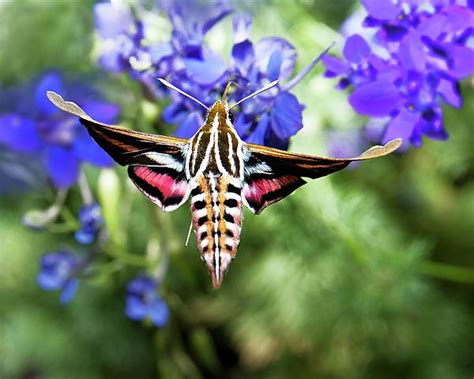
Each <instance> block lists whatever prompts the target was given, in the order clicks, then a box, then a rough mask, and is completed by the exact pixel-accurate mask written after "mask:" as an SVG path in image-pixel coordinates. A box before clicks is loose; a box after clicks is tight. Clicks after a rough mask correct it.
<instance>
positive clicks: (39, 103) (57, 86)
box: [35, 72, 64, 116]
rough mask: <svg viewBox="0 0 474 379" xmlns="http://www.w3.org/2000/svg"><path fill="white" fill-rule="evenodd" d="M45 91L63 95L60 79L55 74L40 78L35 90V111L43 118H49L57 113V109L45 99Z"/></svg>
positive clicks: (51, 73)
mask: <svg viewBox="0 0 474 379" xmlns="http://www.w3.org/2000/svg"><path fill="white" fill-rule="evenodd" d="M46 91H54V92H57V93H64V91H63V86H62V79H61V76H60V75H59V74H58V73H57V72H48V73H46V74H45V75H44V76H43V77H41V78H40V81H39V83H38V85H37V86H36V88H35V105H36V111H37V112H38V113H40V114H41V115H43V116H49V115H52V114H55V113H57V112H58V108H56V107H55V106H54V105H53V103H51V101H49V99H48V98H47V97H46Z"/></svg>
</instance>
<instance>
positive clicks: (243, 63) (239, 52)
mask: <svg viewBox="0 0 474 379" xmlns="http://www.w3.org/2000/svg"><path fill="white" fill-rule="evenodd" d="M232 58H233V59H234V66H235V68H236V69H237V70H238V71H239V72H240V74H241V75H243V76H247V74H248V71H249V70H250V68H251V67H252V64H253V62H254V59H255V52H254V49H253V44H252V42H250V41H249V40H245V41H242V42H240V43H237V44H235V45H234V46H233V47H232Z"/></svg>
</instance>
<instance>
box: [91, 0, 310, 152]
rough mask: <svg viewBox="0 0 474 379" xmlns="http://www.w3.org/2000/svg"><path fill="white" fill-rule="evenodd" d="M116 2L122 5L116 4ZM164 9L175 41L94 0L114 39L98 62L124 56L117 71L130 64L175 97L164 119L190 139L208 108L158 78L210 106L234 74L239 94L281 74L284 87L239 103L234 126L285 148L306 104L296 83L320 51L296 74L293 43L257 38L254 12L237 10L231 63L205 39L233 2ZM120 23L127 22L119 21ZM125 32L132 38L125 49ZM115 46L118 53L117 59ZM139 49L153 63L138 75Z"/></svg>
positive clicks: (103, 28) (153, 90) (101, 29)
mask: <svg viewBox="0 0 474 379" xmlns="http://www.w3.org/2000/svg"><path fill="white" fill-rule="evenodd" d="M115 7H117V9H116V10H114V11H112V10H111V9H113V8H115ZM158 9H159V10H161V11H164V13H165V14H166V15H167V17H168V18H169V19H170V21H171V26H172V32H171V36H170V37H169V40H166V41H160V42H156V41H152V40H151V39H150V38H147V37H146V36H147V35H149V34H151V33H149V32H148V28H147V25H146V24H141V25H142V27H143V31H142V32H141V33H140V38H136V37H135V36H136V34H133V33H134V32H133V31H135V30H139V28H138V27H137V25H138V24H139V20H137V19H136V18H134V17H132V16H131V14H132V12H131V10H130V8H127V6H124V5H123V4H121V5H116V4H115V3H114V4H98V5H96V12H95V14H96V28H97V30H98V33H99V35H100V36H101V37H102V38H104V39H105V40H108V43H107V44H106V45H105V46H115V47H114V48H113V49H110V50H103V54H102V55H101V60H99V64H101V65H102V66H104V65H103V64H102V63H101V62H102V60H106V61H112V62H119V63H120V64H119V65H115V66H114V67H119V69H117V70H112V71H123V70H127V71H128V72H129V73H130V75H131V76H132V77H133V78H135V79H137V80H139V81H140V82H141V83H142V84H143V85H144V87H145V88H146V93H147V95H150V94H152V95H153V97H154V98H155V99H162V98H166V97H167V98H169V99H170V102H169V104H168V105H167V106H166V107H165V108H164V110H163V112H162V114H161V118H162V120H163V121H164V122H165V123H168V124H172V125H177V129H176V131H175V134H176V135H177V136H179V137H184V138H189V137H191V136H192V135H194V134H195V132H196V131H197V130H198V128H199V127H200V126H201V125H202V124H203V122H204V117H203V116H204V115H203V112H202V108H201V107H199V105H197V104H196V103H194V102H192V101H191V100H189V99H187V98H186V97H183V96H182V95H180V94H177V93H174V92H169V91H168V89H166V88H165V87H164V86H160V85H159V84H158V82H157V81H156V77H162V78H165V79H166V80H168V81H169V82H171V83H173V84H175V85H176V86H178V87H180V88H181V89H182V90H184V91H185V92H187V93H189V94H190V95H192V96H194V97H195V98H198V99H199V100H200V101H201V102H203V103H204V104H206V105H211V104H212V103H213V102H214V101H215V100H216V99H217V98H218V97H219V96H220V95H221V94H222V92H223V90H224V87H225V85H226V84H227V82H228V81H230V80H232V81H234V82H236V83H237V85H238V87H237V89H236V90H235V91H234V92H233V93H232V94H231V97H232V98H233V99H234V100H236V101H237V100H240V99H241V98H243V97H245V96H247V95H249V94H250V93H252V92H254V91H256V90H258V89H260V88H262V87H263V86H264V85H266V84H268V83H269V82H271V81H274V80H280V81H282V82H281V83H280V84H279V86H278V87H274V88H273V89H271V90H269V91H267V92H265V93H263V94H261V95H260V96H258V97H255V98H254V99H252V100H249V101H247V102H245V103H243V104H242V105H241V106H239V107H237V108H236V114H237V117H236V119H235V127H236V129H237V131H238V132H239V134H240V135H241V137H242V138H243V139H244V140H245V141H247V142H252V143H258V144H265V145H269V146H274V147H279V148H287V147H288V141H289V138H290V137H291V136H293V135H294V134H295V133H297V132H298V130H300V129H301V128H302V126H303V125H302V111H303V109H304V106H303V105H302V104H301V103H300V102H299V101H298V99H297V98H296V97H295V96H294V95H293V94H291V93H290V90H291V88H292V87H294V86H295V85H296V84H297V83H298V82H299V81H300V80H301V79H302V78H303V77H304V75H306V74H307V73H308V72H309V70H310V69H311V68H312V67H314V65H315V64H316V63H317V61H318V60H319V57H318V58H317V59H315V60H314V61H313V62H311V64H310V65H308V67H307V68H305V69H304V70H303V71H302V72H301V73H299V74H298V75H296V76H295V77H293V78H291V75H292V73H293V71H294V67H295V61H296V57H297V54H296V50H295V48H294V47H293V46H292V45H291V44H290V43H289V42H288V41H287V40H285V39H283V38H280V37H266V38H262V39H261V40H260V41H258V42H257V43H255V44H254V43H252V42H251V40H250V30H251V26H252V20H251V18H250V17H249V16H236V17H235V18H234V45H233V47H232V52H231V54H232V56H231V60H230V64H226V63H225V62H226V59H224V58H223V57H222V56H221V55H219V54H218V53H217V52H216V51H214V50H213V49H211V48H210V47H209V46H207V45H206V43H205V41H204V37H205V36H206V34H207V33H208V32H209V31H210V30H211V29H212V28H213V27H214V26H215V25H216V24H217V23H219V22H220V21H221V20H222V19H224V18H225V17H226V16H228V15H229V14H230V13H231V12H232V9H231V8H230V7H229V6H228V4H227V1H204V2H196V3H194V2H189V1H185V0H179V1H160V2H159V3H158ZM107 10H110V11H107ZM138 13H141V14H143V10H142V9H140V12H134V14H138ZM148 16H152V15H151V14H147V17H148ZM118 22H122V24H123V25H128V26H126V27H125V26H124V27H123V28H122V27H117V26H114V25H115V24H116V23H118ZM109 24H112V25H111V26H110V25H109ZM124 39H125V40H126V41H127V44H126V45H127V47H126V48H125V49H124V48H123V45H124V44H123V40H124ZM117 46H118V47H117ZM117 51H119V52H120V54H119V55H120V59H117V53H116V52H117ZM137 52H140V54H142V53H143V54H142V55H143V56H148V58H147V62H149V64H143V65H140V66H141V68H142V69H143V70H142V71H141V73H140V75H139V76H137V75H136V69H135V68H134V67H135V66H136V65H135V66H134V64H133V62H137V60H139V59H138V58H137ZM105 56H107V57H105ZM124 62H125V63H124Z"/></svg>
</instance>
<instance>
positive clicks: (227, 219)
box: [47, 80, 401, 288]
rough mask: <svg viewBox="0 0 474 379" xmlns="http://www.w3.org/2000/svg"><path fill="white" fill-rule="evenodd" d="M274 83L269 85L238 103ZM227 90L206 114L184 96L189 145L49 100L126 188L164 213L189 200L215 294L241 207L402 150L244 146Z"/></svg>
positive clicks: (258, 208)
mask: <svg viewBox="0 0 474 379" xmlns="http://www.w3.org/2000/svg"><path fill="white" fill-rule="evenodd" d="M162 82H163V83H164V84H166V85H168V86H169V87H171V88H173V89H175V90H177V91H179V92H180V93H183V92H182V91H181V90H179V89H177V88H175V87H173V86H172V85H170V84H169V83H167V82H165V81H163V80H162ZM275 84H276V82H274V83H270V85H268V86H266V87H265V88H262V89H261V90H260V91H257V92H256V93H254V94H252V95H251V96H247V97H246V98H245V99H242V100H241V101H239V102H238V103H241V102H242V101H244V100H246V99H248V98H250V97H252V96H255V95H257V94H259V93H260V92H263V91H264V90H266V89H268V88H271V87H272V86H274V85H275ZM228 87H229V86H228ZM228 87H227V88H226V91H225V92H224V95H223V97H222V100H219V101H216V102H215V103H214V104H213V105H212V107H210V108H207V107H206V106H205V105H204V104H202V103H201V102H199V101H197V100H196V99H194V98H192V97H191V96H190V95H188V94H185V93H183V94H184V95H185V96H188V97H190V98H192V99H193V100H195V101H197V102H198V103H200V104H201V105H202V106H203V107H205V108H206V109H207V110H208V111H207V116H206V121H205V123H204V125H202V127H201V128H200V129H199V130H198V131H197V132H196V134H195V135H194V136H193V137H192V138H191V139H189V140H188V139H182V138H175V137H167V136H161V135H153V134H146V133H141V132H135V131H130V130H127V129H123V128H119V127H114V126H111V125H106V124H102V123H99V122H97V121H95V120H93V119H92V118H91V117H90V116H89V115H88V114H86V113H85V112H84V111H83V110H82V109H81V108H80V107H79V106H78V105H76V104H74V103H72V102H68V101H65V100H63V98H62V97H61V96H60V95H58V94H56V93H54V92H48V93H47V95H48V98H49V99H50V100H51V102H52V103H53V104H54V105H56V106H57V107H58V108H59V109H61V110H63V111H66V112H69V113H71V114H74V115H76V116H78V117H79V118H80V121H81V123H82V124H83V125H84V126H85V127H86V128H87V130H88V131H89V133H90V135H91V136H92V138H94V140H95V141H96V142H97V143H98V144H99V145H100V146H101V147H102V148H103V149H104V150H105V151H106V152H107V153H108V154H109V155H110V156H111V157H112V158H113V159H114V160H115V161H116V162H117V163H119V164H120V165H122V166H125V165H126V166H128V174H129V177H130V179H131V180H132V182H133V183H134V184H135V185H136V186H137V187H138V189H139V190H140V191H141V192H142V193H143V194H144V195H145V196H146V197H148V199H150V200H151V201H152V202H153V203H155V204H156V205H158V206H159V207H160V208H161V209H163V210H164V211H165V212H171V211H173V210H175V209H176V208H178V207H179V206H180V205H182V204H183V203H184V202H186V200H187V199H188V198H189V197H191V212H192V226H193V229H194V232H195V234H196V243H197V246H198V248H199V251H200V254H201V258H202V260H204V261H205V263H206V265H207V267H208V269H209V272H210V274H211V277H212V284H213V286H214V287H215V288H218V287H220V285H221V283H222V280H223V277H224V274H225V272H226V271H227V270H228V268H229V264H230V262H231V261H232V260H233V259H234V258H235V256H236V254H237V248H238V246H239V241H240V232H241V227H242V205H245V206H246V207H247V208H249V209H250V210H251V211H252V212H253V213H255V214H259V213H261V212H262V211H263V210H264V209H265V208H266V207H268V206H269V205H271V204H273V203H275V202H277V201H279V200H281V199H283V198H284V197H286V196H288V195H289V194H290V193H292V192H293V191H294V190H296V189H297V188H298V187H300V186H302V185H303V184H305V183H306V182H305V180H303V179H302V177H306V178H311V179H315V178H320V177H322V176H325V175H328V174H331V173H333V172H336V171H339V170H341V169H343V168H345V167H346V166H347V165H348V164H349V163H350V162H352V161H360V160H367V159H372V158H377V157H381V156H384V155H387V154H389V153H391V152H393V151H394V150H396V149H397V148H398V147H399V146H400V144H401V140H399V139H397V140H393V141H391V142H388V143H387V144H386V145H385V146H374V147H372V148H371V149H369V150H367V151H365V152H364V153H362V154H361V155H359V156H358V157H355V158H348V159H333V158H324V157H318V156H312V155H304V154H294V153H289V152H286V151H282V150H278V149H274V148H269V147H265V146H260V145H254V144H247V143H245V142H244V141H242V140H241V138H240V137H239V135H238V134H237V132H236V130H235V129H234V127H233V125H232V121H231V114H230V112H229V106H228V104H227V101H226V95H227V89H228ZM238 103H236V104H238ZM236 104H234V105H233V106H235V105H236Z"/></svg>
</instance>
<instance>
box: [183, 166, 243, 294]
mask: <svg viewBox="0 0 474 379" xmlns="http://www.w3.org/2000/svg"><path fill="white" fill-rule="evenodd" d="M232 181H233V182H234V183H233V184H232V183H231V182H232ZM197 183H198V185H197V187H196V188H195V189H194V190H193V191H192V192H191V196H192V198H191V211H192V221H193V229H194V232H195V233H196V243H197V246H198V248H199V251H200V253H201V257H202V259H203V260H204V261H205V262H206V265H207V267H208V269H209V272H210V273H211V276H212V284H213V286H214V287H216V288H217V287H220V285H221V283H222V280H223V278H224V274H225V272H226V271H227V269H228V268H229V264H230V262H231V261H232V259H233V258H234V257H235V255H236V254H237V249H238V247H239V242H240V231H241V226H242V199H241V195H240V194H241V188H240V186H238V184H239V183H237V181H236V180H235V179H232V178H231V177H228V176H223V175H221V176H214V175H209V176H204V175H203V176H201V177H200V178H198V180H197ZM235 184H237V185H235Z"/></svg>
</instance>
